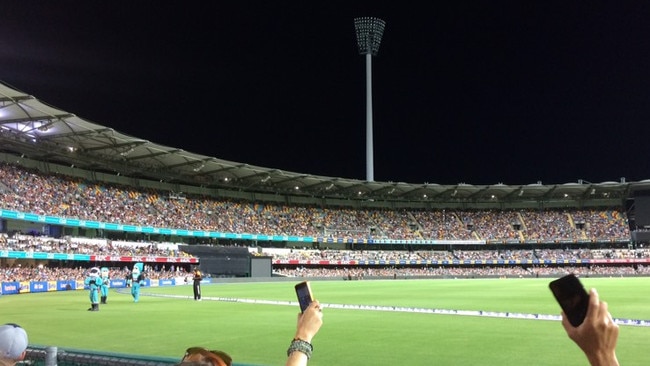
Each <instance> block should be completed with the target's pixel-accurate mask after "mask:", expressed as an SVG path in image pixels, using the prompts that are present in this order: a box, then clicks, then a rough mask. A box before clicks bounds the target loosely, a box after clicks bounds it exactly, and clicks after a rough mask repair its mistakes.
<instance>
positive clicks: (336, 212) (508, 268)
mask: <svg viewBox="0 0 650 366" xmlns="http://www.w3.org/2000/svg"><path fill="white" fill-rule="evenodd" d="M0 209H9V210H15V211H20V212H25V213H35V214H39V215H50V216H57V217H62V218H76V219H82V220H92V221H99V222H106V223H119V224H124V225H137V226H152V227H158V228H179V229H189V230H207V231H217V232H223V233H236V234H243V233H250V234H265V235H290V236H302V237H307V236H308V237H316V238H347V239H350V238H352V239H396V240H404V239H411V240H420V239H435V240H473V241H475V240H487V241H490V240H495V241H504V242H505V241H507V242H520V243H523V242H528V241H531V240H532V241H539V242H540V243H550V242H556V243H558V242H564V241H568V242H578V241H591V242H601V243H606V242H615V241H621V240H622V241H625V240H628V239H629V237H630V233H629V229H628V225H627V219H626V216H625V214H624V213H623V212H622V211H621V208H616V207H614V208H606V209H599V210H596V209H577V208H567V209H561V210H530V209H521V210H410V209H399V210H388V209H352V208H341V207H336V208H333V207H312V206H305V205H302V206H300V205H298V206H289V205H281V204H276V203H273V204H269V203H262V202H247V201H233V200H225V199H214V198H209V197H190V196H186V195H182V196H180V195H176V194H170V193H169V192H160V191H154V190H147V189H138V188H135V187H126V186H115V185H110V184H100V183H97V182H87V181H82V180H79V179H75V178H71V177H66V176H60V175H53V174H51V175H50V174H42V173H39V172H34V171H30V170H26V169H24V168H22V167H19V166H15V165H10V164H4V163H0ZM258 249H259V250H258ZM0 250H18V251H25V252H51V253H70V254H96V255H111V256H155V257H185V256H190V255H189V254H187V253H184V252H182V251H180V250H178V245H176V244H174V243H130V242H129V243H120V242H113V241H111V240H105V239H87V238H72V237H64V238H49V237H46V236H38V235H27V234H23V233H15V234H12V235H8V234H0ZM250 251H251V253H253V254H257V255H268V256H271V257H272V259H273V260H274V261H278V260H279V261H283V260H309V261H312V260H329V261H339V262H347V261H366V262H369V261H375V262H378V261H384V262H388V261H396V262H399V261H406V262H407V263H408V262H410V261H422V260H424V261H432V260H437V261H461V262H462V261H466V260H504V261H510V260H526V261H532V260H540V261H545V260H552V261H554V260H576V261H579V260H582V259H639V258H650V251H648V250H646V249H644V248H635V249H629V248H605V249H603V248H599V249H590V248H588V247H584V248H578V249H575V248H568V247H567V248H562V249H557V248H556V249H547V248H545V247H541V246H540V247H539V248H535V247H532V246H531V247H528V248H527V249H506V250H504V249H489V250H465V249H455V248H451V249H445V250H413V249H409V250H333V249H323V250H307V249H305V250H274V249H273V248H269V249H267V248H263V249H262V248H256V249H255V250H250ZM3 267H4V268H1V271H2V273H0V280H2V281H6V280H11V279H13V280H16V279H18V280H27V279H30V280H57V279H82V278H83V277H84V275H85V273H84V271H85V270H86V269H85V268H82V267H77V268H60V267H59V266H54V267H52V268H50V267H49V266H47V265H46V264H45V265H44V264H43V263H40V264H34V263H31V264H29V265H25V266H23V265H22V263H20V262H13V264H12V265H6V264H5V265H4V266H3ZM112 270H113V271H114V273H115V274H116V275H117V276H122V275H123V276H126V274H127V273H128V270H129V269H128V268H126V267H124V268H113V269H112ZM567 270H575V271H577V272H579V271H587V273H591V274H599V275H633V274H647V272H648V269H647V267H644V266H643V265H639V266H631V265H630V266H619V267H612V266H595V265H591V266H578V267H575V268H572V267H565V266H548V267H546V266H538V267H534V268H533V267H530V266H516V265H504V266H488V265H486V266H479V267H474V266H454V265H452V266H450V265H441V266H433V265H426V266H415V267H414V266H398V267H395V266H367V267H364V268H359V267H354V266H350V267H345V266H344V267H334V266H331V265H329V266H320V267H318V266H316V267H314V266H310V267H305V266H301V265H297V266H278V267H277V268H274V272H275V273H276V274H278V275H291V276H301V277H312V276H322V277H343V278H352V277H355V278H363V277H365V276H400V277H408V276H468V275H469V276H485V275H490V276H495V275H498V276H531V275H540V274H541V275H547V274H560V273H564V272H566V271H567ZM149 272H150V273H151V276H152V278H171V277H177V275H178V274H179V273H180V274H181V275H186V274H187V273H186V272H187V271H186V269H184V268H180V267H177V268H164V267H161V268H158V267H155V268H151V267H150V268H149Z"/></svg>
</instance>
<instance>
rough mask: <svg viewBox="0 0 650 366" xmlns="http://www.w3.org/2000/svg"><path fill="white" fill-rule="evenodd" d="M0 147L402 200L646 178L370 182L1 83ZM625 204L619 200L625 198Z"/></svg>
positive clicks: (252, 184)
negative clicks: (118, 120)
mask: <svg viewBox="0 0 650 366" xmlns="http://www.w3.org/2000/svg"><path fill="white" fill-rule="evenodd" d="M0 143H1V147H0V151H2V152H5V153H10V154H15V155H18V156H23V157H28V158H30V159H34V160H39V161H43V162H49V163H55V164H63V165H68V166H75V167H78V168H81V169H85V170H90V171H100V172H107V173H112V174H119V175H122V176H126V177H134V178H142V179H151V180H159V181H164V182H168V183H178V184H187V185H192V186H202V187H206V188H223V189H235V190H245V191H249V192H264V193H276V194H288V195H299V196H300V195H305V196H310V197H327V198H343V199H365V200H375V199H376V200H382V201H386V200H396V201H431V202H443V201H444V202H449V201H472V202H476V201H484V202H489V201H492V200H496V201H501V202H504V201H524V200H532V201H544V200H558V199H563V198H568V199H571V200H590V199H604V200H612V199H616V200H621V199H622V198H624V197H625V196H626V195H627V194H628V192H629V189H630V186H631V185H650V182H649V181H643V182H624V181H620V182H613V181H611V182H601V183H591V182H585V181H580V182H573V183H566V184H556V185H544V184H542V183H541V182H538V183H535V184H527V185H504V184H494V185H472V184H465V183H459V184H455V185H439V184H433V183H432V184H429V183H424V184H412V183H404V182H369V181H362V180H354V179H346V178H337V177H324V176H315V175H310V174H305V173H297V172H287V171H282V170H278V169H273V168H267V167H259V166H253V165H249V164H246V163H239V162H233V161H227V160H222V159H219V158H216V157H211V156H205V155H200V154H195V153H192V152H189V151H185V150H183V149H182V148H179V147H170V146H164V145H160V144H157V143H155V142H151V141H147V140H144V139H141V138H138V137H134V136H129V135H126V134H123V133H121V132H119V131H115V130H114V129H112V128H110V127H107V126H104V125H101V124H97V123H94V122H91V121H88V120H86V119H84V118H82V117H78V116H76V115H74V114H72V113H69V112H66V111H63V110H60V109H58V108H56V107H53V106H50V105H48V104H46V103H44V102H42V101H40V100H38V99H36V98H35V97H34V96H31V95H29V94H26V93H23V92H21V91H19V90H17V89H15V88H12V87H10V86H8V85H6V84H4V83H1V82H0ZM619 202H620V201H619Z"/></svg>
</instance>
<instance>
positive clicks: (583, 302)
mask: <svg viewBox="0 0 650 366" xmlns="http://www.w3.org/2000/svg"><path fill="white" fill-rule="evenodd" d="M548 286H549V288H550V289H551V292H553V295H554V296H555V299H556V300H557V302H558V303H559V304H560V307H561V308H562V310H563V311H564V314H566V316H567V318H568V319H569V323H571V325H573V326H574V327H577V326H578V325H580V324H582V322H583V321H584V320H585V316H587V308H589V293H587V290H585V288H584V286H582V282H580V279H578V277H576V276H575V275H574V274H573V273H571V274H568V275H566V276H564V277H560V278H558V279H556V280H553V281H551V283H549V285H548Z"/></svg>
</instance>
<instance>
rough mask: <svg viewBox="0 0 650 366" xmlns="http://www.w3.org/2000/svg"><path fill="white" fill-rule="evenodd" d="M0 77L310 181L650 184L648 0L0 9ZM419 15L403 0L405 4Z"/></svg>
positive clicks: (146, 134)
mask: <svg viewBox="0 0 650 366" xmlns="http://www.w3.org/2000/svg"><path fill="white" fill-rule="evenodd" d="M0 4H1V6H0V8H1V11H0V80H1V81H2V82H4V83H7V84H9V85H10V86H12V87H14V88H16V89H19V90H21V91H23V92H25V93H28V94H30V95H33V96H35V97H36V98H38V99H39V100H41V101H42V102H45V103H47V104H50V105H52V106H55V107H57V108H60V109H63V110H65V111H68V112H71V113H74V114H76V115H77V116H79V117H82V118H84V119H87V120H89V121H91V122H94V123H97V124H101V125H105V126H108V127H111V128H113V129H115V130H117V131H120V132H122V133H125V134H128V135H131V136H134V137H138V138H143V139H146V140H149V141H151V142H154V143H158V144H162V145H167V146H172V147H178V148H182V149H184V150H187V151H190V152H194V153H198V154H204V155H208V156H213V157H217V158H220V159H225V160H230V161H235V162H243V163H248V164H251V165H257V166H264V167H271V168H278V169H282V170H286V171H293V172H300V173H307V174H313V175H322V176H333V177H344V178H353V179H362V180H363V179H365V178H366V166H365V162H366V156H365V154H366V142H365V133H366V131H365V123H366V104H365V101H366V94H365V93H366V88H365V78H366V68H365V58H364V56H362V55H360V54H359V52H358V49H357V45H356V38H355V31H354V18H356V17H366V16H371V17H379V18H381V19H383V20H385V21H386V31H385V33H384V37H383V40H382V43H381V46H380V49H379V54H378V55H377V56H376V57H373V58H372V68H373V70H372V74H373V105H374V107H373V116H374V119H373V120H374V127H375V128H374V153H375V154H374V179H375V180H376V181H394V182H407V183H423V182H429V183H439V184H456V183H461V182H462V183H468V184H495V183H504V184H512V185H515V184H529V183H536V182H538V181H541V182H542V183H543V184H559V183H567V182H577V181H578V180H579V179H582V180H584V181H587V182H592V183H600V182H604V181H620V179H621V177H625V178H626V180H627V181H628V182H631V181H639V180H643V179H650V162H649V161H648V160H650V144H649V143H648V140H650V124H649V123H648V122H649V121H650V21H648V20H649V19H650V3H648V2H641V1H619V2H599V1H595V2H567V1H508V2H506V1H446V2H418V3H413V4H410V5H409V4H408V3H407V2H403V1H402V2H397V1H318V2H309V1H183V2H153V1H128V2H127V1H109V2H93V1H56V2H25V1H8V0H2V1H0ZM415 4H417V5H415Z"/></svg>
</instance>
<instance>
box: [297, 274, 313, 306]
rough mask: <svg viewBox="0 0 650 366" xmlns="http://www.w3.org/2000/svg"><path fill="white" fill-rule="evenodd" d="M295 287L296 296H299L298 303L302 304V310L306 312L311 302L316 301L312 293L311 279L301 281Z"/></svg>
mask: <svg viewBox="0 0 650 366" xmlns="http://www.w3.org/2000/svg"><path fill="white" fill-rule="evenodd" d="M295 287H296V296H298V304H299V305H300V311H301V312H303V313H304V312H305V309H307V307H308V306H309V304H311V302H312V301H314V298H313V297H312V295H311V287H310V286H309V281H303V282H300V283H299V284H297V285H296V286H295Z"/></svg>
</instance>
